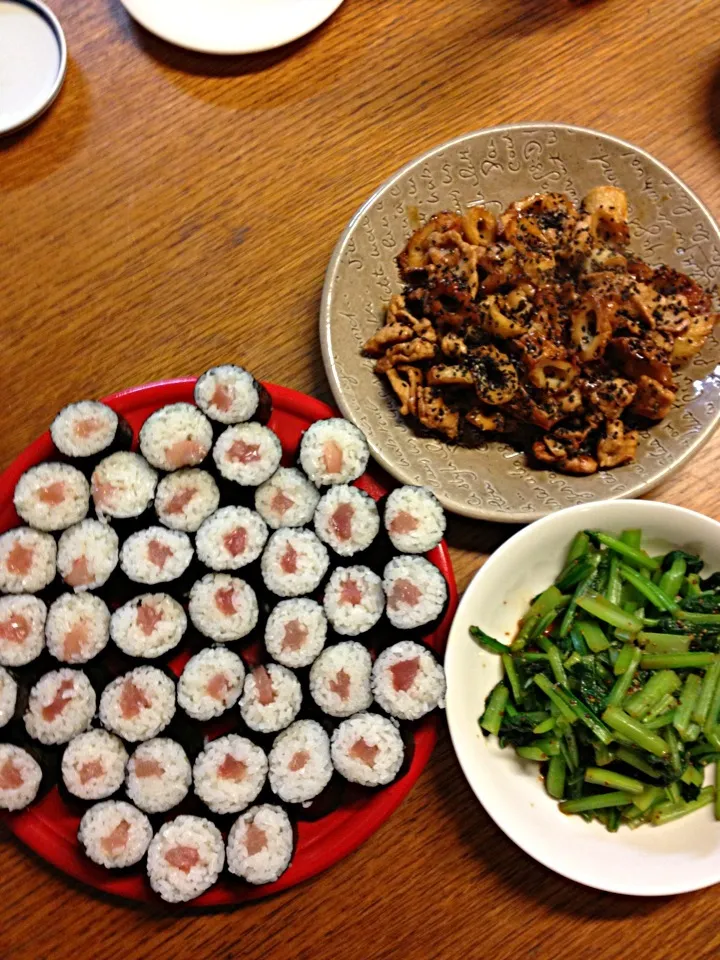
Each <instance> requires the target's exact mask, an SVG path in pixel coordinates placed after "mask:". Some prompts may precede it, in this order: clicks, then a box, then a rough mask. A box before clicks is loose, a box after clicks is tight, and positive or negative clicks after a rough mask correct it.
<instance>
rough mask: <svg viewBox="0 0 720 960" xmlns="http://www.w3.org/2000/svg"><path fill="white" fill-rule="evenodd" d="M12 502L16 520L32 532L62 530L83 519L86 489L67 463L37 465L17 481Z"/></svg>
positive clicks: (88, 497)
mask: <svg viewBox="0 0 720 960" xmlns="http://www.w3.org/2000/svg"><path fill="white" fill-rule="evenodd" d="M13 502H14V504H15V509H16V510H17V513H18V516H19V517H20V519H21V520H24V521H25V523H28V524H29V525H30V526H31V527H35V529H36V530H45V531H51V530H65V529H67V527H71V526H72V525H73V524H74V523H79V522H80V521H81V520H84V519H85V517H86V516H87V512H88V509H89V507H90V486H89V484H88V482H87V480H86V479H85V477H84V476H83V474H82V473H80V471H79V470H76V469H75V467H71V466H70V465H69V464H67V463H40V464H38V466H36V467H31V468H30V469H29V470H26V471H25V473H24V474H23V475H22V476H21V477H20V479H19V480H18V482H17V486H16V487H15V494H14V497H13Z"/></svg>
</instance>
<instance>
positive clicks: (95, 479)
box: [90, 450, 158, 520]
mask: <svg viewBox="0 0 720 960" xmlns="http://www.w3.org/2000/svg"><path fill="white" fill-rule="evenodd" d="M157 482H158V475H157V472H156V471H155V470H153V468H152V467H151V466H150V464H149V463H148V462H147V461H146V460H145V459H144V457H141V456H140V455H139V454H137V453H130V452H129V451H125V450H123V451H120V452H119V453H111V454H110V456H109V457H105V459H104V460H101V461H100V463H99V464H98V465H97V466H96V467H95V469H94V470H93V475H92V478H91V483H90V487H91V490H92V495H93V502H94V504H95V511H96V513H97V515H98V517H99V518H100V519H101V520H102V519H103V518H104V517H112V518H114V519H117V520H127V519H129V518H130V517H139V516H140V515H141V514H142V513H144V512H145V511H146V510H147V508H148V507H149V506H150V504H151V502H152V499H153V497H154V496H155V488H156V487H157Z"/></svg>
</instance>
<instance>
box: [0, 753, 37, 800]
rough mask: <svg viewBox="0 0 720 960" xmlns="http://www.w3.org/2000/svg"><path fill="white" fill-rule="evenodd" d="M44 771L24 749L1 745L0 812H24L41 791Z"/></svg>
mask: <svg viewBox="0 0 720 960" xmlns="http://www.w3.org/2000/svg"><path fill="white" fill-rule="evenodd" d="M41 781H42V769H41V767H40V764H39V763H38V762H37V760H35V758H34V757H32V756H30V754H29V753H28V752H27V750H23V749H22V747H16V746H13V744H11V743H0V810H23V809H24V808H25V807H27V806H28V805H29V804H31V803H32V802H33V800H34V799H35V797H36V796H37V794H38V790H39V789H40V783H41Z"/></svg>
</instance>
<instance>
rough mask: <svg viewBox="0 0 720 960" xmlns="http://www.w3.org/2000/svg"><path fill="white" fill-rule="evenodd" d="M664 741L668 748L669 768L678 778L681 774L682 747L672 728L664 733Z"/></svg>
mask: <svg viewBox="0 0 720 960" xmlns="http://www.w3.org/2000/svg"><path fill="white" fill-rule="evenodd" d="M665 740H666V741H667V744H668V746H669V747H670V766H671V767H672V771H673V773H674V774H675V776H676V777H678V778H679V777H681V776H682V772H683V759H682V753H683V751H684V747H682V746H681V744H680V738H679V737H678V735H677V732H676V731H675V730H674V729H673V728H672V727H668V728H667V730H666V731H665Z"/></svg>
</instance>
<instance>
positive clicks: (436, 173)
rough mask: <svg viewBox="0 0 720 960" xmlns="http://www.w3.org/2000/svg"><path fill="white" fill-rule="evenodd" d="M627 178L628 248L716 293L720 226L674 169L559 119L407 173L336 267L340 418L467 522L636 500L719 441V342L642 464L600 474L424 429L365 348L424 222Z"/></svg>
mask: <svg viewBox="0 0 720 960" xmlns="http://www.w3.org/2000/svg"><path fill="white" fill-rule="evenodd" d="M608 183H610V184H617V185H620V186H622V187H623V188H624V189H625V190H626V191H627V194H628V197H629V201H630V220H631V233H632V247H633V249H634V250H635V251H636V252H637V253H638V254H640V255H641V256H642V257H643V258H645V259H646V260H648V261H649V262H650V263H667V264H669V265H670V266H673V267H675V268H677V269H678V270H682V271H684V272H686V273H688V274H690V276H692V277H694V278H695V279H696V280H698V281H699V282H700V283H701V284H702V285H703V286H705V287H707V288H712V287H714V286H715V284H716V283H717V281H718V275H719V274H720V230H719V229H718V226H717V225H716V223H715V222H714V220H713V218H712V217H711V215H710V213H709V211H708V210H707V209H706V207H705V206H704V205H703V204H702V203H701V202H700V200H699V199H698V198H697V197H696V196H695V194H694V193H692V191H691V190H689V189H688V187H687V186H685V184H684V183H683V182H682V181H681V180H679V179H678V178H677V177H676V176H675V174H673V173H672V172H671V171H670V170H668V168H667V167H665V166H663V165H662V164H661V163H659V162H658V161H657V160H655V159H654V158H653V157H651V156H650V155H649V154H647V153H645V152H644V151H643V150H640V149H639V148H638V147H634V146H632V145H631V144H629V143H626V142H624V141H622V140H618V139H616V138H615V137H610V136H607V135H606V134H602V133H596V132H595V131H593V130H585V129H583V128H581V127H568V126H564V125H562V124H549V123H535V124H517V125H508V126H503V127H494V128H492V129H490V130H482V131H480V132H478V133H473V134H469V135H468V136H465V137H461V138H459V139H458V140H453V141H451V142H450V143H446V144H444V145H443V146H441V147H437V148H436V149H434V150H431V151H429V152H428V153H426V154H424V155H423V156H421V157H419V158H418V159H417V160H414V161H413V162H412V163H410V164H408V166H406V167H404V168H403V169H402V170H400V171H399V172H398V173H396V174H395V176H393V177H392V178H391V179H390V180H388V181H387V183H385V184H384V185H383V186H382V187H380V189H379V190H378V191H377V192H376V193H375V194H373V196H372V197H370V199H369V200H368V201H367V203H366V204H365V205H364V206H363V207H361V209H360V210H359V211H358V212H357V213H356V214H355V216H354V217H353V219H352V220H351V222H350V225H349V226H348V228H347V230H346V231H345V233H344V234H343V236H342V237H341V239H340V241H339V243H338V245H337V247H336V249H335V252H334V254H333V257H332V260H331V261H330V266H329V267H328V272H327V277H326V280H325V289H324V291H323V299H322V306H321V312H320V339H321V343H322V350H323V359H324V362H325V370H326V372H327V375H328V379H329V380H330V385H331V387H332V391H333V394H334V396H335V400H336V401H337V403H338V406H339V407H340V409H341V410H342V412H343V414H344V416H346V417H348V418H349V419H350V420H352V421H353V422H354V423H356V424H357V425H358V426H359V427H360V428H361V430H363V431H364V432H365V434H366V436H367V438H368V441H369V443H370V448H371V450H372V452H373V455H374V456H375V458H376V460H378V461H379V462H380V463H381V464H382V465H383V466H384V467H385V468H386V469H387V470H389V471H390V473H392V474H393V475H394V476H395V477H397V479H398V480H401V481H402V482H404V483H416V484H423V485H425V486H428V487H431V488H432V489H433V490H434V491H435V493H436V494H437V496H438V497H439V498H440V500H441V501H442V503H443V504H444V506H445V507H446V508H447V509H448V510H451V511H453V512H454V513H460V514H463V515H465V516H468V517H477V518H479V519H484V520H499V521H506V522H513V523H526V522H528V521H530V520H536V519H538V518H539V517H543V516H545V515H546V514H548V513H551V512H553V511H555V510H559V509H560V508H561V507H567V506H570V505H572V504H577V503H583V502H588V501H591V500H607V499H617V498H619V497H638V496H640V495H641V494H643V493H647V491H648V490H650V489H651V488H652V487H654V486H655V485H656V484H658V483H660V481H661V480H664V479H665V478H666V477H667V476H668V474H669V473H670V472H671V471H672V470H675V469H677V468H678V467H679V466H680V465H681V464H682V463H684V462H685V461H686V460H687V459H688V457H690V456H692V454H693V453H694V452H695V451H696V450H698V449H699V447H700V446H701V445H702V444H703V443H705V441H706V440H708V439H709V437H710V435H711V434H712V432H713V430H714V429H715V427H716V426H717V424H718V420H719V419H720V340H718V332H716V333H715V334H714V335H713V336H712V337H711V338H710V339H709V340H708V342H707V343H706V345H705V348H704V350H703V352H702V353H701V354H700V356H699V357H696V358H695V359H694V361H693V362H691V363H690V364H689V365H688V366H687V367H686V368H684V369H683V370H682V371H681V372H679V374H678V376H677V378H676V379H677V381H678V383H679V390H678V401H677V403H676V405H675V406H674V407H673V410H672V411H671V413H670V415H669V416H668V417H667V418H666V419H665V420H664V421H663V422H662V423H661V424H659V425H658V426H656V427H653V428H652V429H651V430H649V431H647V432H644V433H643V435H642V438H641V442H640V446H639V448H638V459H637V461H636V462H635V463H632V464H629V465H627V466H625V467H620V468H619V469H617V470H610V471H606V472H600V473H597V474H595V475H594V476H591V477H569V476H565V475H563V474H557V473H553V472H551V471H545V470H538V469H533V468H530V467H528V466H527V463H526V459H525V456H524V454H522V453H519V452H517V451H515V450H513V449H512V448H511V447H509V446H508V445H507V444H505V443H502V442H501V441H491V442H487V443H486V444H485V445H484V446H482V447H480V448H476V449H467V448H463V447H455V446H452V445H450V444H447V443H444V442H442V441H441V440H434V439H426V438H423V437H419V436H417V435H416V434H415V433H414V431H413V429H412V426H411V425H410V424H409V423H407V422H406V421H405V420H404V419H403V418H402V417H401V416H400V415H399V413H398V412H397V406H396V404H395V401H394V399H393V398H392V397H391V395H390V393H389V392H388V390H387V387H386V385H385V382H384V378H382V379H381V378H379V377H377V376H376V375H375V374H374V373H373V361H372V360H369V359H366V358H363V357H362V356H361V353H360V351H361V348H362V345H363V343H364V342H365V341H366V340H367V338H368V337H370V336H371V335H372V334H373V333H374V332H375V331H376V330H377V328H378V326H379V325H380V324H381V322H382V318H383V316H384V307H385V306H386V304H387V302H388V301H389V299H390V297H391V295H392V294H394V293H399V292H400V291H401V283H400V278H399V276H398V272H397V268H396V266H395V257H396V255H397V254H398V253H399V252H400V250H401V249H402V248H403V246H404V245H405V242H406V240H407V238H408V237H409V236H410V234H411V233H412V231H413V229H414V227H413V225H412V224H414V225H417V220H418V218H419V219H420V220H421V221H425V220H426V219H427V218H428V217H430V216H431V215H432V214H434V213H437V212H439V211H441V210H459V209H461V208H464V207H466V206H467V205H468V204H482V205H483V206H487V207H489V208H490V209H491V210H493V211H494V212H499V211H500V210H501V209H503V208H504V207H505V206H506V205H507V204H508V203H510V202H511V201H513V200H517V199H519V198H520V197H523V196H526V195H528V194H531V193H538V192H542V191H547V190H553V191H562V192H565V193H567V194H569V196H570V197H572V199H573V200H575V201H579V200H580V199H581V198H582V197H583V195H584V194H585V193H586V192H587V191H588V190H589V189H591V188H592V187H595V186H600V185H602V184H608Z"/></svg>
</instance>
